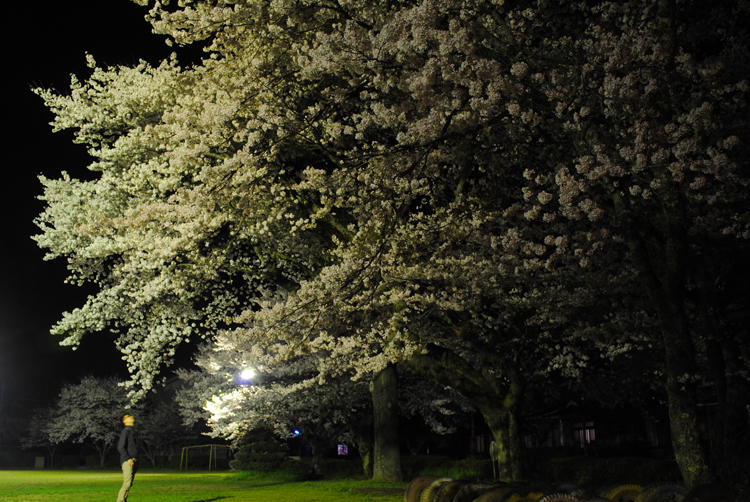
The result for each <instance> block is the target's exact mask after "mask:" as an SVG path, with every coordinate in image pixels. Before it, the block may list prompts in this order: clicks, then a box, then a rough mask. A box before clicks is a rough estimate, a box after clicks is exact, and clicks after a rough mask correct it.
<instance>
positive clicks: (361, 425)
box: [352, 415, 373, 478]
mask: <svg viewBox="0 0 750 502" xmlns="http://www.w3.org/2000/svg"><path fill="white" fill-rule="evenodd" d="M352 437H353V439H354V441H355V442H356V443H357V449H358V450H359V456H360V458H361V459H362V470H363V471H364V473H365V476H367V477H368V478H372V467H373V465H372V464H373V458H372V457H373V418H372V415H366V416H364V417H362V420H360V421H358V422H356V423H355V424H354V425H353V426H352Z"/></svg>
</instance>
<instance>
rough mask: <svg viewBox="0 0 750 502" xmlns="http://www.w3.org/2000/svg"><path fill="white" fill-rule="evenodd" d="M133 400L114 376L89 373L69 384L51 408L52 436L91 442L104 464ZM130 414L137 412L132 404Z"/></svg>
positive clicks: (64, 387)
mask: <svg viewBox="0 0 750 502" xmlns="http://www.w3.org/2000/svg"><path fill="white" fill-rule="evenodd" d="M130 404H131V402H130V400H129V399H128V393H127V390H126V389H125V388H124V387H122V386H120V385H118V381H117V379H115V378H97V377H93V376H87V377H84V378H82V379H81V382H80V383H78V384H66V385H64V386H63V388H62V390H61V391H60V394H59V395H58V398H57V402H56V405H55V407H54V408H53V409H52V410H51V412H52V413H53V414H54V416H53V417H51V420H52V423H51V424H50V433H49V434H50V440H51V441H52V442H55V443H62V442H64V441H72V442H74V443H81V444H85V445H88V446H90V447H91V448H93V449H94V450H96V452H97V453H98V454H99V465H100V466H101V467H104V461H105V459H106V458H107V454H108V453H109V452H110V451H111V450H112V448H115V447H116V446H117V441H118V439H119V437H120V431H121V430H122V427H123V426H122V416H123V414H124V413H125V412H126V410H127V409H128V407H129V405H130ZM130 414H133V415H136V413H134V412H133V409H132V408H131V409H130ZM137 418H138V417H137V416H136V419H137ZM136 424H138V422H137V421H136ZM136 426H137V425H136Z"/></svg>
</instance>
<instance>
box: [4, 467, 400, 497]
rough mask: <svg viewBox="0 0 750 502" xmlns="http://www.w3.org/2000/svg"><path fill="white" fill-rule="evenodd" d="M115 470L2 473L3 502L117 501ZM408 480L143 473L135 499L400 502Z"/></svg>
mask: <svg viewBox="0 0 750 502" xmlns="http://www.w3.org/2000/svg"><path fill="white" fill-rule="evenodd" d="M121 483H122V474H120V473H119V472H116V471H0V501H2V502H33V501H44V502H94V501H97V502H98V501H101V500H110V499H112V500H114V499H115V498H117V492H118V490H119V489H120V485H121ZM406 485H407V483H383V482H376V481H314V482H295V481H293V480H291V479H290V477H289V476H288V475H287V476H285V475H283V474H281V475H261V476H253V475H236V474H228V473H206V472H203V473H179V472H159V471H154V472H148V471H145V472H143V471H142V472H139V473H138V474H137V475H136V477H135V484H134V485H133V488H132V489H131V491H130V497H129V498H131V499H133V500H134V501H135V500H137V501H138V502H167V501H170V502H209V501H216V502H219V501H221V502H268V501H274V502H360V501H377V502H396V501H399V502H400V501H402V500H403V499H404V495H403V494H404V489H405V488H406Z"/></svg>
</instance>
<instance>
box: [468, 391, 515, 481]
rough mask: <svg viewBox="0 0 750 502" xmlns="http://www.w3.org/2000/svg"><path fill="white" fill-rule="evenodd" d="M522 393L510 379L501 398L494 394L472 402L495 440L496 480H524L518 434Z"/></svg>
mask: <svg viewBox="0 0 750 502" xmlns="http://www.w3.org/2000/svg"><path fill="white" fill-rule="evenodd" d="M524 390H525V387H524V385H523V384H522V383H521V382H520V381H518V380H515V381H514V379H513V378H511V385H510V387H509V389H508V392H507V393H506V395H505V398H504V399H501V398H500V397H499V396H496V395H495V396H492V395H487V396H486V397H485V398H481V397H477V398H475V399H473V402H474V404H475V405H476V406H477V407H478V408H479V411H480V412H481V413H482V416H484V420H485V422H486V423H487V426H488V427H489V428H490V431H491V432H492V436H493V438H494V439H495V447H496V448H497V452H498V457H497V463H498V469H499V479H500V481H505V482H513V481H524V480H525V476H526V468H525V465H526V464H525V461H524V447H523V437H522V434H521V424H522V421H523V420H522V419H523V417H522V414H521V405H522V404H523V398H524Z"/></svg>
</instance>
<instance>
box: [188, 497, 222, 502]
mask: <svg viewBox="0 0 750 502" xmlns="http://www.w3.org/2000/svg"><path fill="white" fill-rule="evenodd" d="M228 498H229V497H214V498H212V499H202V500H195V501H193V502H213V501H214V500H221V499H228Z"/></svg>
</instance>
